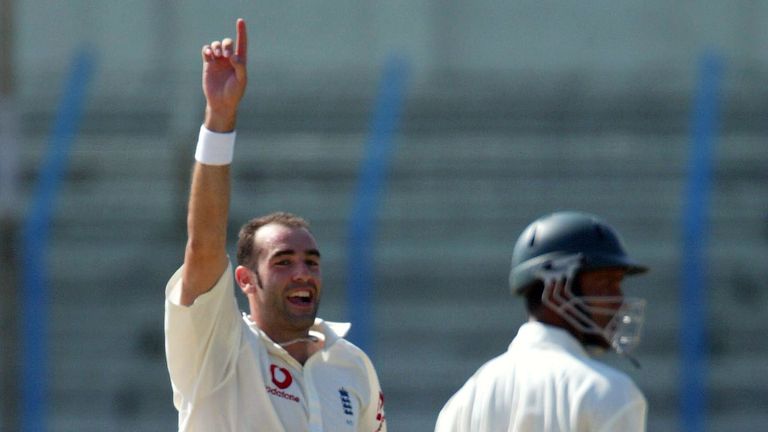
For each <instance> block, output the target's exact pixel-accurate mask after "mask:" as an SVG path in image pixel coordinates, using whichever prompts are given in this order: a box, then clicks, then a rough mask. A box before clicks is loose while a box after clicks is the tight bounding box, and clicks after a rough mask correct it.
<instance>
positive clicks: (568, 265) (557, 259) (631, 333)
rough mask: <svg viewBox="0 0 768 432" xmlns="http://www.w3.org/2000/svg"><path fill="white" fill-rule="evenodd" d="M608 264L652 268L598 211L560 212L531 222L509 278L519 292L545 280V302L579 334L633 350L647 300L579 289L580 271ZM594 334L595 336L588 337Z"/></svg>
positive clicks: (618, 348) (628, 270)
mask: <svg viewBox="0 0 768 432" xmlns="http://www.w3.org/2000/svg"><path fill="white" fill-rule="evenodd" d="M603 268H621V269H624V270H625V272H626V274H628V275H631V274H637V273H642V272H645V271H647V270H648V269H647V267H645V266H642V265H640V264H638V263H637V262H635V261H634V260H633V259H631V258H630V257H629V256H628V255H627V253H626V251H625V249H624V246H623V244H622V242H621V239H620V238H619V235H618V233H616V231H615V230H614V229H613V228H611V226H609V225H608V224H606V223H605V222H603V221H602V220H600V219H599V218H598V217H597V216H594V215H591V214H588V213H580V212H573V211H565V212H557V213H552V214H550V215H547V216H544V217H541V218H539V219H537V220H536V221H534V222H533V223H531V224H530V225H529V226H528V227H527V228H526V229H525V230H524V231H523V233H522V234H521V235H520V237H519V238H518V239H517V243H516V244H515V249H514V252H513V254H512V270H511V271H510V275H509V283H510V287H511V289H512V291H513V292H514V293H516V294H519V295H524V294H525V293H526V291H527V290H528V289H529V288H531V287H532V286H534V285H536V282H541V283H542V284H543V286H544V291H543V293H542V304H543V305H544V306H546V307H548V308H549V309H551V310H553V311H554V312H556V313H557V314H558V315H560V316H561V317H562V318H563V319H565V320H566V321H567V322H568V323H569V324H570V325H571V327H572V328H573V329H575V330H576V331H578V332H579V333H580V334H582V335H585V334H586V335H594V336H598V337H599V338H598V339H597V340H598V341H603V342H600V343H599V344H603V343H605V344H607V345H608V346H610V347H612V348H613V349H614V350H615V351H616V352H618V353H620V354H624V355H627V356H629V353H630V352H631V351H632V350H633V349H634V348H635V347H636V346H637V345H638V344H639V342H640V335H641V329H642V325H643V322H644V309H645V300H643V299H640V298H631V297H624V296H612V297H605V296H600V297H585V296H583V295H582V294H580V293H578V292H576V291H575V290H574V280H575V278H576V275H577V274H578V273H579V272H581V271H584V270H597V269H603ZM597 305H602V306H597ZM609 305H613V306H609ZM600 315H602V316H604V317H606V316H607V317H608V319H609V321H608V322H607V323H605V324H598V322H597V320H596V319H595V318H596V317H597V316H600ZM600 321H601V322H603V321H604V320H600ZM589 340H591V341H592V342H594V341H595V339H585V341H589ZM592 342H589V343H588V344H590V345H591V344H593V343H592ZM630 358H631V357H630Z"/></svg>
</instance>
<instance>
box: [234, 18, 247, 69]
mask: <svg viewBox="0 0 768 432" xmlns="http://www.w3.org/2000/svg"><path fill="white" fill-rule="evenodd" d="M235 55H236V56H237V57H238V58H239V59H240V61H241V62H243V63H245V61H246V59H247V58H248V32H247V30H246V28H245V20H244V19H242V18H238V19H237V42H236V43H235Z"/></svg>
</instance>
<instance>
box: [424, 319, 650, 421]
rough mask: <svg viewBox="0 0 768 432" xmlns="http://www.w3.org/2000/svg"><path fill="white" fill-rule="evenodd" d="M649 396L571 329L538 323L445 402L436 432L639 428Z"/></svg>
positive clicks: (523, 331) (527, 327)
mask: <svg viewBox="0 0 768 432" xmlns="http://www.w3.org/2000/svg"><path fill="white" fill-rule="evenodd" d="M646 410H647V404H646V401H645V397H644V396H643V394H642V393H641V392H640V390H639V389H638V388H637V386H635V384H634V383H633V382H632V380H631V379H630V378H629V377H628V376H627V375H626V374H624V373H623V372H620V371H618V370H616V369H613V368H611V367H610V366H608V365H606V364H603V363H601V362H599V361H596V360H594V359H592V358H590V357H589V355H588V354H587V352H586V351H585V350H584V348H583V347H582V346H581V344H580V343H579V342H578V341H577V340H576V339H575V338H574V337H573V336H571V335H570V333H568V332H566V331H564V330H562V329H560V328H557V327H552V326H547V325H544V324H541V323H538V322H528V323H525V324H523V325H522V326H521V327H520V330H519V331H518V333H517V336H516V337H515V339H514V340H513V341H512V343H511V344H510V345H509V349H508V350H507V352H505V353H504V354H502V355H500V356H499V357H496V358H494V359H493V360H491V361H489V362H488V363H486V364H485V365H483V366H482V367H481V368H480V369H479V370H478V371H477V372H476V373H475V374H474V375H473V376H472V377H471V378H470V379H469V380H468V381H467V383H466V384H464V386H463V387H462V388H461V389H460V390H459V391H458V392H457V393H456V394H455V395H453V397H452V398H451V399H450V400H449V401H448V403H446V405H445V407H443V409H442V411H440V415H439V417H438V419H437V425H436V427H435V431H436V432H448V431H452V432H485V431H487V432H512V431H514V432H528V431H530V432H542V431H546V432H587V431H589V432H597V431H600V432H608V431H611V432H619V431H620V432H638V431H644V430H645V417H646Z"/></svg>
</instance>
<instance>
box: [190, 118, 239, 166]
mask: <svg viewBox="0 0 768 432" xmlns="http://www.w3.org/2000/svg"><path fill="white" fill-rule="evenodd" d="M236 136H237V132H236V131H232V132H228V133H218V132H211V131H209V130H208V129H207V128H206V127H205V125H202V126H200V136H199V137H198V138H197V150H195V160H197V161H198V162H200V163H202V164H206V165H229V164H231V163H232V155H233V153H234V151H235V137H236Z"/></svg>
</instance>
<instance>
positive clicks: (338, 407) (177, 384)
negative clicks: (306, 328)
mask: <svg viewBox="0 0 768 432" xmlns="http://www.w3.org/2000/svg"><path fill="white" fill-rule="evenodd" d="M180 294H181V269H179V270H178V271H176V273H175V274H174V275H173V276H172V277H171V279H170V280H169V281H168V285H167V286H166V301H165V347H166V358H167V361H168V371H169V373H170V377H171V385H172V387H173V403H174V405H175V406H176V409H177V410H178V411H179V431H184V432H214V431H215V432H227V431H232V432H247V431H259V432H303V431H312V432H320V431H326V432H343V431H355V432H357V431H360V432H362V431H365V432H373V431H386V429H387V428H386V421H385V418H384V396H383V394H382V393H381V389H380V387H379V380H378V377H377V376H376V371H375V370H374V368H373V365H372V364H371V361H370V360H369V359H368V356H366V355H365V353H364V352H363V351H362V350H360V349H359V348H357V347H356V346H354V345H353V344H352V343H350V342H349V341H347V340H345V339H343V336H344V334H346V332H347V331H348V330H349V327H350V325H349V324H345V323H331V322H325V321H323V320H321V319H317V320H315V324H314V326H313V327H312V329H311V331H313V332H314V333H315V334H320V335H321V337H324V338H325V346H324V347H323V348H322V349H321V350H320V351H318V352H316V353H315V354H313V355H312V356H311V357H310V358H309V359H308V360H307V361H306V363H305V364H304V365H303V366H302V365H301V364H300V363H299V362H298V361H296V360H295V359H294V358H293V357H291V356H290V355H289V354H288V352H287V351H285V349H283V348H282V347H281V346H280V345H278V344H276V343H275V342H273V341H272V340H270V339H269V337H268V336H267V335H266V334H265V333H264V332H262V331H261V330H260V329H259V328H258V327H257V326H256V325H255V324H254V323H253V322H252V321H251V320H250V319H248V317H246V316H243V317H242V318H241V316H240V312H239V310H238V306H237V302H236V300H235V294H234V280H233V274H232V266H231V265H230V266H228V268H227V270H226V271H225V272H224V274H223V275H222V276H221V278H220V279H219V281H218V282H217V283H216V285H215V286H214V287H213V288H212V289H211V290H210V291H209V292H207V293H205V294H204V295H202V296H200V297H198V298H197V299H196V301H195V303H194V304H193V305H192V306H189V307H187V306H182V305H180V302H179V299H180Z"/></svg>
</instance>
